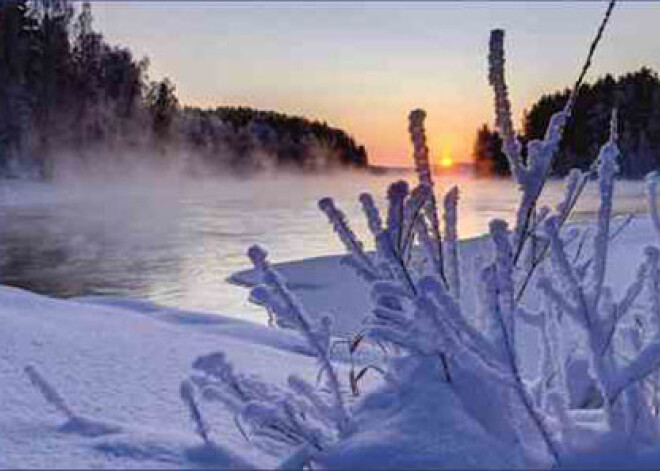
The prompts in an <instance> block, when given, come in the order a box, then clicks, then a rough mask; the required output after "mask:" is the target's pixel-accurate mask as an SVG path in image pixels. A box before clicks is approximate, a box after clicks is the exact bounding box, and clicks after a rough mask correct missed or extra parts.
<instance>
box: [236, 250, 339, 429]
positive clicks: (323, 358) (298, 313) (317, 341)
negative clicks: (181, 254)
mask: <svg viewBox="0 0 660 471" xmlns="http://www.w3.org/2000/svg"><path fill="white" fill-rule="evenodd" d="M248 256H249V257H250V260H251V261H252V263H253V265H254V268H255V270H256V271H257V273H258V274H259V277H260V278H261V282H262V283H263V284H264V285H265V287H266V288H267V289H268V290H269V291H270V293H271V294H272V298H271V299H272V300H273V301H274V302H273V303H272V306H273V308H274V309H277V310H278V312H277V315H278V316H280V317H285V318H287V319H289V320H290V322H291V324H292V325H293V326H294V327H295V328H296V330H298V332H300V333H301V334H302V335H303V337H304V338H305V339H306V340H307V343H308V344H309V345H310V347H312V349H313V350H314V353H315V355H316V358H317V360H318V361H319V363H320V365H321V369H322V371H323V372H324V374H325V378H326V379H327V385H328V388H329V389H330V391H331V394H332V397H333V410H334V419H335V422H336V425H337V430H338V431H339V433H340V435H343V434H345V433H347V432H348V430H349V418H348V413H347V412H346V406H345V405H344V399H343V397H342V393H341V387H340V384H339V378H338V377H337V372H336V371H335V369H334V367H333V366H332V363H331V362H330V358H329V357H328V349H329V345H330V318H328V317H323V318H322V319H321V321H320V323H319V325H317V326H315V327H313V324H312V322H311V321H310V320H309V319H308V317H307V314H306V313H305V310H304V309H303V307H302V305H301V304H300V302H299V301H298V299H297V298H296V297H295V296H294V295H293V294H292V293H291V292H290V291H289V289H288V288H287V287H286V284H285V282H284V279H283V278H282V276H281V275H280V274H279V273H278V272H277V271H276V270H275V269H273V268H272V267H271V265H270V263H269V262H268V260H267V259H266V256H267V254H266V252H265V251H264V250H263V249H261V248H260V247H258V246H256V245H255V246H252V247H250V249H249V250H248Z"/></svg>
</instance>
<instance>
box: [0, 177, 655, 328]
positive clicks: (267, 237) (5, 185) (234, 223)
mask: <svg viewBox="0 0 660 471" xmlns="http://www.w3.org/2000/svg"><path fill="white" fill-rule="evenodd" d="M399 178H404V179H406V180H408V181H410V182H413V181H415V178H414V175H413V174H405V173H402V174H400V175H393V174H390V175H382V176H375V175H371V174H367V173H365V172H338V173H335V174H332V175H327V176H302V175H294V174H283V173H282V174H271V175H268V176H262V177H254V178H250V179H238V178H214V179H194V178H184V177H180V176H179V177H175V176H173V175H171V174H158V175H149V174H148V173H142V174H139V173H138V174H136V175H132V176H131V175H129V176H123V177H122V179H121V180H118V179H115V180H113V179H108V178H105V179H104V178H103V176H102V175H96V177H94V178H85V179H80V178H65V179H63V180H62V181H59V182H57V183H35V182H24V181H18V180H4V181H0V283H3V284H8V285H13V286H18V287H22V288H26V289H30V290H33V291H36V292H39V293H44V294H49V295H53V296H58V297H73V296H82V295H99V294H100V295H116V296H126V297H139V298H146V299H149V300H152V301H154V302H157V303H160V304H164V305H169V306H175V307H180V308H184V309H194V310H203V311H209V312H217V313H223V314H226V315H233V316H239V317H243V318H247V319H250V320H254V321H257V322H263V321H264V319H265V316H264V314H263V312H262V310H261V309H260V308H258V307H256V306H251V305H250V304H249V303H248V302H247V297H248V292H247V290H246V289H244V288H241V287H236V286H232V285H230V284H228V283H226V282H225V279H226V278H227V277H228V276H229V275H231V274H232V273H233V272H236V271H239V270H242V269H246V268H249V262H248V259H247V257H246V255H245V253H246V250H247V248H248V247H249V246H250V245H251V244H255V243H258V244H261V245H262V246H264V247H265V248H267V249H268V251H269V253H270V257H271V260H272V261H275V262H277V261H285V260H294V259H301V258H305V257H316V256H322V255H330V254H337V253H343V247H342V246H341V244H340V243H339V242H338V240H337V238H336V236H335V234H333V232H332V228H331V227H330V225H329V224H328V223H327V221H326V218H325V216H324V215H323V214H322V213H321V212H320V211H319V210H318V209H317V206H316V202H317V200H318V199H319V198H320V197H323V196H328V195H329V196H333V197H334V198H335V200H336V202H337V205H338V206H339V207H340V208H342V210H343V211H344V212H345V213H346V215H347V217H348V219H349V221H350V223H351V225H352V227H353V228H354V230H355V232H356V233H357V234H358V235H360V236H362V237H363V238H364V241H365V245H366V246H367V248H371V247H372V246H373V244H372V241H371V240H370V239H369V237H368V235H367V234H368V230H367V227H366V224H365V222H364V217H363V215H362V211H361V208H360V205H359V202H358V196H359V194H360V193H361V192H362V191H370V192H372V194H374V196H375V197H376V199H377V201H378V202H379V203H380V207H381V208H383V209H384V208H385V194H386V191H387V185H388V184H389V183H390V182H391V181H393V180H395V179H399ZM453 184H457V185H459V187H460V188H461V199H460V202H459V208H460V214H459V231H460V236H461V238H468V237H474V236H477V235H480V234H482V233H483V232H484V231H485V230H486V229H487V226H488V221H489V220H491V219H493V218H503V219H506V220H508V221H509V222H511V221H512V219H513V217H512V216H513V210H514V208H515V205H516V201H517V197H518V195H517V192H516V189H515V187H514V185H513V184H512V183H511V182H510V181H509V180H475V179H473V178H472V177H470V176H465V175H462V176H452V175H445V176H438V177H436V189H437V190H438V191H439V192H444V191H446V190H447V189H448V188H449V187H450V186H451V185H453ZM546 193H547V196H546V199H545V201H544V202H545V203H551V204H555V203H556V202H557V201H558V200H559V198H560V196H561V193H562V184H561V182H550V183H549V185H548V188H547V190H546ZM617 193H618V195H617V198H616V202H617V206H616V211H617V212H643V211H645V201H644V196H643V194H644V190H643V184H642V183H641V182H620V183H619V185H618V186H617ZM596 203H597V199H596V187H595V183H594V184H590V185H589V187H588V190H587V192H586V194H585V196H584V197H583V199H582V201H581V203H580V205H579V207H578V208H577V209H578V210H577V212H576V215H577V217H578V218H581V217H588V216H589V215H591V214H593V210H594V209H595V208H596Z"/></svg>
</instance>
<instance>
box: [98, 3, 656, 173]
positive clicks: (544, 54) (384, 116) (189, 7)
mask: <svg viewBox="0 0 660 471" xmlns="http://www.w3.org/2000/svg"><path fill="white" fill-rule="evenodd" d="M605 7H606V2H491V3H488V2H456V3H452V2H442V3H403V2H402V3H375V2H374V3H367V2H362V3H357V2H356V3H335V4H333V3H328V2H326V3H320V2H310V3H304V2H289V3H284V2H282V3H273V2H267V3H256V2H254V3H245V2H241V3H238V2H236V3H229V2H226V3H225V2H153V1H151V2H99V3H93V11H94V16H95V21H96V23H95V24H96V27H97V28H98V29H99V30H100V31H101V32H103V33H104V35H105V36H106V38H107V39H108V40H109V41H110V42H112V43H119V44H123V45H126V46H130V48H131V49H132V50H133V51H134V52H135V54H136V55H137V56H138V57H140V56H143V55H147V56H149V58H150V60H151V68H150V70H151V75H152V77H153V78H161V77H162V76H169V77H170V78H171V79H172V80H173V81H174V82H175V83H176V85H177V94H178V96H179V98H180V100H181V101H182V102H183V103H186V104H194V105H201V106H216V105H248V106H253V107H256V108H264V109H274V110H278V111H282V112H286V113H295V114H302V115H305V116H309V117H313V118H318V119H322V120H326V121H328V123H330V124H333V125H337V126H339V127H342V128H344V129H346V130H347V131H349V132H350V133H351V134H353V135H354V136H355V137H356V139H357V140H358V141H360V142H362V143H364V144H365V145H366V146H367V149H368V150H369V153H370V157H371V159H372V160H373V161H376V162H381V163H404V162H407V161H408V159H409V154H410V152H409V145H408V137H407V131H406V127H407V123H406V117H407V113H408V110H410V109H412V108H414V107H422V108H425V109H426V110H427V112H428V115H429V118H428V123H427V128H428V133H429V137H430V144H431V147H432V152H433V153H434V156H436V157H437V158H440V157H442V156H446V155H448V154H451V155H452V156H453V157H454V158H455V159H465V158H469V153H470V152H471V149H472V145H473V138H474V133H475V130H476V128H477V126H479V125H480V124H481V123H483V122H488V123H490V122H492V111H491V102H492V97H491V93H490V89H489V87H488V83H487V78H486V77H487V75H486V74H487V65H486V55H487V43H488V34H489V31H490V29H492V28H496V27H498V28H505V29H506V31H507V36H506V49H507V66H508V69H507V75H508V79H509V86H510V90H511V96H512V100H513V104H514V110H515V112H516V116H517V118H519V117H520V116H521V113H522V110H523V109H524V108H525V107H528V106H529V105H530V104H531V103H532V102H533V101H534V100H535V99H536V98H537V97H538V95H539V94H540V93H543V92H548V91H553V90H555V89H557V88H561V87H564V86H567V85H569V84H571V83H572V82H573V81H574V80H575V78H576V75H577V73H578V71H579V68H580V66H581V63H582V61H583V60H584V57H585V55H586V52H587V48H588V46H589V43H590V41H591V39H592V37H593V35H594V32H595V29H596V27H597V26H598V24H599V22H600V19H601V15H602V14H603V12H604V9H605ZM659 25H660V4H658V3H651V2H631V1H628V2H622V3H620V4H619V5H618V6H617V8H616V9H615V11H614V14H613V17H612V21H611V23H610V25H609V27H608V30H607V31H606V34H605V37H604V39H603V42H602V44H601V47H600V49H599V50H598V52H597V54H596V57H595V61H594V66H593V69H592V71H591V72H590V74H589V77H588V78H594V77H596V76H598V75H601V74H604V73H606V72H611V73H613V74H620V73H624V72H628V71H632V70H635V69H638V68H639V67H640V66H642V65H648V66H650V67H652V68H654V69H655V70H657V71H660V26H659ZM518 121H519V119H518Z"/></svg>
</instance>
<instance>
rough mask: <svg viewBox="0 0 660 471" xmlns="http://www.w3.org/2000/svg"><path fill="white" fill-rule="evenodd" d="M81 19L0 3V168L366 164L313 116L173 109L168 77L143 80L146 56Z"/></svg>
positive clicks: (12, 171) (38, 0)
mask: <svg viewBox="0 0 660 471" xmlns="http://www.w3.org/2000/svg"><path fill="white" fill-rule="evenodd" d="M92 20H93V18H92V11H91V6H90V4H89V3H88V2H85V3H83V4H82V6H81V8H80V9H79V10H78V11H76V9H74V7H73V4H72V3H71V2H70V1H69V0H30V1H28V0H0V176H31V177H35V178H48V177H50V176H52V175H53V172H54V170H55V168H56V166H57V165H58V164H60V163H61V162H63V161H65V160H66V161H67V162H69V163H71V162H73V163H74V164H75V165H76V166H79V167H83V168H84V167H85V166H94V165H95V164H98V163H99V162H98V161H100V160H113V159H116V160H117V161H120V160H121V159H122V158H123V159H127V158H128V159H138V158H139V159H154V158H156V159H161V160H162V161H163V162H165V163H167V164H168V165H173V166H177V168H181V169H182V170H183V171H193V172H195V171H197V172H204V171H206V170H207V168H208V169H209V170H211V171H212V170H217V171H219V172H224V171H227V170H237V171H251V170H258V169H261V168H269V167H277V166H280V165H288V166H293V167H298V168H305V169H319V168H326V167H331V166H345V165H351V166H356V167H363V166H365V165H366V163H367V155H366V151H365V149H364V147H362V146H359V145H357V144H356V143H355V141H354V140H353V139H352V138H351V137H350V136H348V135H347V134H346V133H345V132H343V131H342V130H339V129H335V128H332V127H329V126H328V125H327V124H325V123H320V122H317V121H310V120H307V119H305V118H298V117H289V116H285V115H283V114H279V113H274V112H264V111H257V110H252V109H249V108H230V107H221V108H217V109H213V110H202V109H199V108H189V107H185V108H182V107H181V106H180V105H179V100H178V99H177V97H176V93H175V86H174V84H173V83H172V82H171V81H170V80H168V79H167V78H166V79H163V80H160V81H151V80H149V76H148V66H149V62H148V60H147V59H146V58H145V59H141V60H137V59H136V58H134V57H133V54H132V53H131V51H130V49H128V48H124V47H118V46H112V45H110V44H108V43H107V42H105V40H104V38H103V36H102V35H101V34H100V33H98V32H97V31H95V30H94V28H93V25H92ZM127 151H134V152H127ZM184 155H185V156H186V157H185V158H184V157H182V156H184ZM126 156H128V157H126ZM106 163H107V162H106ZM112 163H113V164H114V163H115V162H112ZM123 163H126V164H128V165H131V164H132V163H133V162H131V161H130V160H129V161H128V162H123ZM205 166H208V167H205Z"/></svg>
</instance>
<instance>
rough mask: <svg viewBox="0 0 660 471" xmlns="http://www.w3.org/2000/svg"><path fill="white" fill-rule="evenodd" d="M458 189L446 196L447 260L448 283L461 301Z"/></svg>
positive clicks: (455, 188) (445, 245)
mask: <svg viewBox="0 0 660 471" xmlns="http://www.w3.org/2000/svg"><path fill="white" fill-rule="evenodd" d="M457 206H458V187H456V186H454V187H452V188H451V189H450V190H449V191H448V192H447V194H446V195H445V200H444V209H445V212H444V220H445V243H444V249H445V260H446V261H447V271H446V272H447V273H446V274H447V282H448V285H449V289H450V290H451V294H452V295H453V296H454V297H455V298H456V299H459V298H460V296H461V277H460V271H459V260H458V230H457V227H456V225H457V220H458V211H457Z"/></svg>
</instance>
